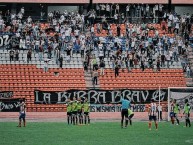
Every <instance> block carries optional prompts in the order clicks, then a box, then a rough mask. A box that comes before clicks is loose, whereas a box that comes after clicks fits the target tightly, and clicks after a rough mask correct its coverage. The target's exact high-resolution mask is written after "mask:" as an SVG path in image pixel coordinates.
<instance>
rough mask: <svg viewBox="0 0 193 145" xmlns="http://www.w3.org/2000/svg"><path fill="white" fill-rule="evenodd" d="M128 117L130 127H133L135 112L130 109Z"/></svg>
mask: <svg viewBox="0 0 193 145" xmlns="http://www.w3.org/2000/svg"><path fill="white" fill-rule="evenodd" d="M128 116H129V117H128V118H129V122H130V125H132V120H131V118H133V116H134V113H133V111H132V110H131V109H128Z"/></svg>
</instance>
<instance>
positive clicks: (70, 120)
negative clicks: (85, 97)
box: [67, 99, 72, 124]
mask: <svg viewBox="0 0 193 145" xmlns="http://www.w3.org/2000/svg"><path fill="white" fill-rule="evenodd" d="M67 121H68V124H70V122H71V124H72V102H71V100H70V99H69V100H68V101H67Z"/></svg>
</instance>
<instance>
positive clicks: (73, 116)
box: [72, 97, 78, 125]
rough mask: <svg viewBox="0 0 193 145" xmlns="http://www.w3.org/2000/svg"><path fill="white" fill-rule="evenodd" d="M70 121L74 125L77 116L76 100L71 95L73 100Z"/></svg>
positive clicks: (76, 121)
mask: <svg viewBox="0 0 193 145" xmlns="http://www.w3.org/2000/svg"><path fill="white" fill-rule="evenodd" d="M72 121H73V124H74V125H75V123H76V124H77V123H78V118H77V100H76V97H73V101H72Z"/></svg>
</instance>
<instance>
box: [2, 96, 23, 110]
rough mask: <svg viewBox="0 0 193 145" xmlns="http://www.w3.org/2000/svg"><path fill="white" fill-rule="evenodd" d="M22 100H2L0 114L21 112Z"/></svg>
mask: <svg viewBox="0 0 193 145" xmlns="http://www.w3.org/2000/svg"><path fill="white" fill-rule="evenodd" d="M19 110H20V99H0V112H19Z"/></svg>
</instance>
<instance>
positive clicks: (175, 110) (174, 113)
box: [170, 99, 180, 125]
mask: <svg viewBox="0 0 193 145" xmlns="http://www.w3.org/2000/svg"><path fill="white" fill-rule="evenodd" d="M179 113H180V106H179V104H177V102H176V100H175V99H174V100H173V102H172V103H171V110H170V118H171V122H172V124H174V122H175V119H176V122H177V124H176V125H179V124H180V122H179V119H178V114H179Z"/></svg>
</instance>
